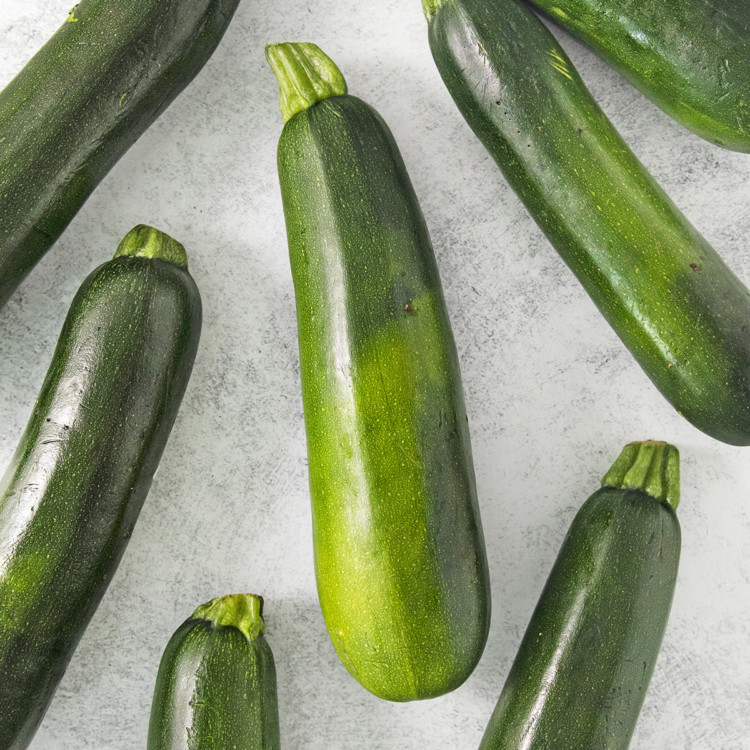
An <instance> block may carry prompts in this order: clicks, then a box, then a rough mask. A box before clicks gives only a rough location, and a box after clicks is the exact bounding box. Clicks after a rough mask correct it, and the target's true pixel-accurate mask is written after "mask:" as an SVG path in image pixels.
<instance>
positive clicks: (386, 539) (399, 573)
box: [267, 44, 490, 701]
mask: <svg viewBox="0 0 750 750" xmlns="http://www.w3.org/2000/svg"><path fill="white" fill-rule="evenodd" d="M267 57H268V60H269V62H270V64H271V67H272V68H273V70H274V73H275V74H276V76H277V78H278V81H279V88H280V93H281V109H282V114H283V119H284V121H285V123H286V124H285V125H284V130H283V132H282V134H281V140H280V142H279V150H278V166H279V179H280V182H281V194H282V199H283V205H284V214H285V217H286V226H287V234H288V238H289V254H290V260H291V266H292V277H293V280H294V291H295V297H296V303H297V324H298V333H299V350H300V370H301V379H302V401H303V406H304V414H305V427H306V431H307V450H308V458H309V472H310V491H311V498H312V516H313V540H314V551H315V571H316V578H317V584H318V594H319V597H320V604H321V608H322V610H323V616H324V618H325V621H326V625H327V627H328V632H329V634H330V636H331V639H332V641H333V644H334V646H335V648H336V651H337V652H338V654H339V656H340V658H341V660H342V661H343V663H344V665H345V666H346V667H347V669H348V670H349V671H350V672H351V674H352V675H353V676H354V677H355V678H356V679H357V680H359V681H360V683H361V684H362V685H364V686H365V687H366V688H367V689H368V690H370V691H371V692H373V693H374V694H375V695H378V696H380V697H381V698H385V699H387V700H394V701H407V700H414V699H420V698H430V697H433V696H437V695H441V694H443V693H446V692H448V691H450V690H453V689H454V688H456V687H458V685H460V684H461V683H462V682H463V681H464V680H465V679H466V678H467V677H468V676H469V674H470V673H471V671H472V670H473V669H474V667H475V665H476V663H477V661H478V660H479V657H480V655H481V653H482V650H483V648H484V644H485V640H486V638H487V630H488V626H489V618H490V592H489V584H488V573H487V561H486V558H485V551H484V539H483V535H482V528H481V523H480V518H479V509H478V506H477V499H476V489H475V481H474V469H473V465H472V458H471V448H470V443H469V430H468V425H467V419H466V413H465V408H464V400H463V394H462V389H461V381H460V373H459V367H458V359H457V355H456V349H455V345H454V343H453V336H452V334H451V329H450V323H449V321H448V313H447V311H446V308H445V302H444V300H443V293H442V290H441V286H440V278H439V275H438V269H437V265H436V263H435V257H434V255H433V251H432V246H431V244H430V240H429V236H428V233H427V228H426V226H425V223H424V218H423V216H422V213H421V211H420V208H419V205H418V203H417V198H416V196H415V194H414V190H413V188H412V186H411V183H410V181H409V177H408V175H407V173H406V168H405V167H404V163H403V161H402V159H401V155H400V154H399V151H398V148H397V146H396V144H395V142H394V140H393V136H392V135H391V133H390V131H389V130H388V127H387V126H386V124H385V123H384V122H383V120H382V119H381V118H380V116H379V115H378V114H377V113H376V112H375V111H374V110H373V109H372V108H371V107H370V106H368V105H367V104H365V103H364V102H363V101H361V100H360V99H357V98H355V97H353V96H349V95H348V94H347V93H346V84H345V82H344V79H343V77H342V75H341V73H340V71H339V70H338V68H337V67H336V66H335V65H334V64H333V62H332V61H331V60H330V59H329V58H328V57H327V56H326V55H325V54H324V53H323V52H322V51H321V50H320V49H319V48H318V47H316V46H315V45H312V44H281V45H272V46H270V47H268V48H267Z"/></svg>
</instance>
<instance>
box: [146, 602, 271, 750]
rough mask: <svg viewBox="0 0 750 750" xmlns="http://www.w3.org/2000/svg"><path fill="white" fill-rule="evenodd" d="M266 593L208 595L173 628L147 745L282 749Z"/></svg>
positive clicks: (179, 749)
mask: <svg viewBox="0 0 750 750" xmlns="http://www.w3.org/2000/svg"><path fill="white" fill-rule="evenodd" d="M265 632H266V626H265V623H264V622H263V599H262V597H260V596H255V595H254V594H235V595H232V596H223V597H221V598H219V599H212V600H211V601H210V602H208V603H207V604H204V605H202V606H200V607H198V609H196V610H195V612H194V613H193V614H192V615H191V616H190V617H189V618H188V619H187V620H185V622H184V623H182V625H180V627H179V628H178V629H177V631H176V632H175V634H174V635H173V636H172V638H171V639H170V641H169V643H168V644H167V648H166V650H165V651H164V655H163V656H162V658H161V664H160V665H159V674H158V675H157V677H156V688H155V689H154V700H153V703H152V704H151V721H150V723H149V728H148V743H147V750H233V748H236V749H237V750H279V748H280V747H281V744H280V741H279V708H278V701H277V697H276V667H275V665H274V662H273V654H272V653H271V649H270V647H269V645H268V643H267V642H266V639H265V638H264V637H263V635H264V633H265Z"/></svg>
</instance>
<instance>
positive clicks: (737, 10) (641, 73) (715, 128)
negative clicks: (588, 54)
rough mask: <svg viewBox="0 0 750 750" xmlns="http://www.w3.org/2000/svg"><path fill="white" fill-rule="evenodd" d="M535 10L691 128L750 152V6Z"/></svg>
mask: <svg viewBox="0 0 750 750" xmlns="http://www.w3.org/2000/svg"><path fill="white" fill-rule="evenodd" d="M531 2H533V3H534V5H536V6H537V7H538V8H540V9H541V10H543V11H545V12H546V13H548V14H549V16H550V17H551V18H553V19H554V20H555V21H556V22H557V23H559V24H560V26H562V27H563V28H565V29H567V30H568V31H569V32H570V33H571V34H574V35H575V36H577V37H578V38H579V39H581V40H582V41H583V42H585V43H586V44H587V45H588V46H589V47H591V48H592V49H593V50H594V52H596V53H597V54H598V55H600V56H601V57H602V58H603V59H604V60H606V61H607V62H608V63H609V64H610V65H612V66H613V67H614V68H615V69H616V70H618V71H619V72H620V73H622V74H623V75H624V76H625V78H627V79H628V80H629V81H630V82H631V83H632V84H633V85H634V86H636V87H637V88H638V89H640V90H641V91H642V92H643V93H644V94H645V95H646V96H648V97H649V98H650V99H651V100H652V101H653V102H654V103H655V104H657V105H658V106H659V107H661V108H662V109H663V110H664V111H665V112H666V113H667V114H669V115H671V116H672V117H674V118H675V120H677V121H678V122H681V123H682V124H683V125H684V126H685V127H687V128H690V130H692V131H694V132H695V133H697V134H698V135H700V136H702V137H703V138H706V139H707V140H709V141H712V142H713V143H717V144H718V145H719V146H725V147H726V148H731V149H734V150H736V151H750V96H749V95H748V90H749V89H750V5H748V3H747V2H746V0H721V2H707V1H706V0H638V2H633V0H531Z"/></svg>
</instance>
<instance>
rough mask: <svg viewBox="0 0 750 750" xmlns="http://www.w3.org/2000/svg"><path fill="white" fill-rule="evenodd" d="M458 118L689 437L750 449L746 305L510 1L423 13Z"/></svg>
mask: <svg viewBox="0 0 750 750" xmlns="http://www.w3.org/2000/svg"><path fill="white" fill-rule="evenodd" d="M425 12H426V15H427V17H428V21H429V39H430V47H431V49H432V54H433V57H434V58H435V62H436V63H437V67H438V69H439V71H440V73H441V75H442V77H443V80H444V82H445V84H446V86H447V87H448V90H449V91H450V93H451V95H452V96H453V98H454V100H455V101H456V104H457V105H458V108H459V109H460V110H461V112H462V114H463V115H464V117H465V118H466V120H467V121H468V123H469V125H470V126H471V127H472V129H473V130H474V132H475V133H476V135H477V136H478V137H479V139H480V140H481V141H482V143H484V145H485V146H486V147H487V149H488V150H489V152H490V154H491V155H492V156H493V158H494V159H495V161H496V162H497V164H498V165H499V166H500V168H501V169H502V171H503V173H504V174H505V177H506V178H507V180H508V182H509V183H510V185H511V187H512V188H513V189H514V190H515V191H516V193H517V194H518V195H519V197H520V198H521V200H522V201H523V202H524V204H525V205H526V208H527V209H528V210H529V212H530V213H531V215H532V216H533V217H534V219H535V220H536V222H537V223H538V224H539V226H540V227H541V229H542V230H543V231H544V233H545V234H546V235H547V237H548V239H549V240H550V242H551V243H552V244H553V245H554V247H555V248H556V249H557V251H558V252H559V253H560V255H561V256H562V258H563V260H564V261H565V262H566V263H567V264H568V266H569V267H570V268H571V270H572V271H573V273H574V274H575V275H576V276H577V277H578V279H579V281H580V282H581V283H582V284H583V286H584V288H585V289H586V291H587V292H588V293H589V295H590V296H591V298H592V299H593V301H594V302H595V303H596V305H597V307H598V308H599V310H600V311H601V312H602V314H603V315H604V317H605V318H606V319H607V320H608V321H609V323H610V325H611V326H612V327H613V328H614V330H615V332H616V333H617V334H618V335H619V336H620V338H621V339H622V341H623V343H624V344H625V345H626V346H627V347H628V349H630V351H631V352H632V354H633V355H634V356H635V358H636V360H637V361H638V363H639V364H640V365H641V367H642V368H643V369H644V370H645V372H646V374H647V375H648V376H649V377H650V378H651V380H652V381H653V382H654V384H655V385H656V386H657V387H658V388H659V389H660V390H661V392H662V393H663V395H664V396H665V397H666V398H667V399H668V400H669V401H670V402H671V403H672V405H673V406H674V407H675V408H676V409H677V410H678V411H679V412H680V413H681V414H683V415H684V416H685V417H686V418H687V419H688V420H689V421H690V422H692V423H693V424H694V425H695V426H696V427H698V428H699V429H701V430H703V431H704V432H706V433H708V434H709V435H711V436H713V437H714V438H716V439H718V440H722V441H724V442H726V443H731V444H734V445H747V444H749V443H750V292H748V290H747V288H746V287H745V286H744V285H743V284H742V282H741V281H740V280H739V279H738V278H737V277H736V276H735V275H734V274H733V273H732V271H730V270H729V268H727V266H726V265H725V264H724V262H723V261H722V260H721V258H720V257H719V256H718V255H717V254H716V252H715V251H714V250H713V249H712V248H711V247H710V245H709V244H708V243H707V242H706V240H705V239H704V238H703V237H701V235H700V234H699V233H698V232H697V231H696V230H695V229H694V228H693V227H692V226H691V224H690V223H689V222H688V221H687V219H686V218H685V217H684V216H683V215H682V214H681V213H680V211H679V210H678V209H677V208H676V206H675V205H674V204H673V203H672V202H671V201H670V199H669V197H668V196H667V195H666V194H665V193H664V191H663V190H662V189H661V188H660V187H659V186H658V185H657V183H656V181H655V180H654V179H653V177H652V176H651V175H650V174H649V173H648V171H647V170H646V169H645V168H644V167H643V165H642V164H641V163H640V162H639V161H638V159H636V157H635V155H634V154H633V152H632V151H631V150H630V149H629V148H628V147H627V145H626V144H625V142H624V141H623V140H622V138H621V137H620V135H619V134H618V133H617V131H616V130H615V129H614V127H613V126H612V124H611V123H610V122H609V120H608V119H607V118H606V116H605V115H604V113H603V112H602V111H601V109H600V108H599V107H598V105H597V104H596V102H595V101H594V99H593V98H592V97H591V94H590V93H589V91H588V89H586V87H585V85H584V84H583V81H581V79H580V77H579V76H578V73H577V72H576V70H575V68H574V67H573V65H572V63H571V62H570V60H569V59H568V57H567V56H566V55H565V53H564V52H563V51H562V49H561V48H560V46H559V44H558V43H557V41H556V40H555V38H554V37H553V36H552V34H551V33H550V32H549V31H548V30H547V28H546V27H545V25H544V24H543V23H542V21H541V20H540V19H539V18H538V17H537V16H536V15H535V14H534V13H533V12H532V11H531V10H530V9H529V8H527V7H526V6H524V5H523V4H521V3H520V2H515V0H425Z"/></svg>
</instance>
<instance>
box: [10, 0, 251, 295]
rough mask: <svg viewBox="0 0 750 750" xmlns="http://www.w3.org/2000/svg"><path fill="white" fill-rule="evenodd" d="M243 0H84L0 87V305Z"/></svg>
mask: <svg viewBox="0 0 750 750" xmlns="http://www.w3.org/2000/svg"><path fill="white" fill-rule="evenodd" d="M238 3H239V0H82V2H80V3H78V5H76V6H75V7H74V8H73V10H72V11H71V12H70V15H69V16H68V19H67V20H66V21H65V23H63V25H62V26H61V27H60V29H59V30H58V31H57V33H55V34H54V36H52V38H51V39H50V40H49V41H48V42H47V43H46V44H45V45H44V46H43V47H42V48H41V49H40V50H39V52H37V54H36V55H34V57H33V58H32V59H31V60H30V61H29V62H28V63H27V64H26V66H25V67H24V68H23V70H21V72H20V73H18V75H17V76H16V77H15V78H14V79H13V80H12V81H11V82H10V83H9V84H8V85H7V86H6V87H5V89H3V90H2V91H1V92H0V196H2V200H0V307H2V305H4V304H5V302H7V300H8V298H9V297H10V295H11V294H12V293H13V291H14V290H15V288H16V287H17V286H18V285H19V284H20V283H21V281H22V280H23V279H24V277H25V276H26V275H27V274H28V273H29V271H30V270H31V269H32V268H33V266H34V265H35V264H36V263H37V261H39V260H40V258H41V257H42V256H43V255H44V254H45V253H46V252H47V250H49V248H50V247H51V246H52V245H53V243H54V242H55V241H56V240H57V238H58V237H59V236H60V234H62V232H63V230H64V229H65V227H66V226H67V225H68V223H69V222H70V220H71V219H72V218H73V216H75V214H76V212H77V211H78V209H79V208H80V207H81V206H82V205H83V203H84V202H85V201H86V199H87V198H88V197H89V195H90V194H91V193H92V191H93V190H94V189H95V188H96V186H97V185H98V184H99V182H100V181H101V180H102V178H103V177H104V176H105V175H106V174H107V172H109V170H110V169H111V167H112V166H113V165H114V164H115V163H116V162H117V160H118V159H119V158H120V157H121V156H122V155H123V154H124V153H125V152H126V151H127V150H128V148H130V146H131V145H132V144H133V143H134V142H135V141H136V140H137V139H138V138H139V137H140V135H141V134H142V133H143V132H144V131H145V130H146V129H147V128H148V126H149V125H150V124H151V123H152V122H153V121H154V120H155V119H156V118H157V117H158V116H159V115H160V114H161V113H162V112H163V111H164V110H165V109H166V108H167V107H168V106H169V104H170V103H171V102H172V100H173V99H174V98H175V97H176V96H177V95H178V94H179V93H180V91H182V89H184V88H185V86H187V85H188V83H190V81H192V80H193V78H194V77H195V75H196V74H197V73H198V72H199V71H200V69H201V68H202V67H203V65H204V64H205V63H206V61H207V60H208V58H209V57H210V56H211V54H212V53H213V51H214V49H215V48H216V46H217V45H218V43H219V41H220V40H221V38H222V36H223V34H224V31H225V30H226V28H227V26H228V24H229V21H230V20H231V18H232V15H233V13H234V11H235V8H236V7H237V4H238Z"/></svg>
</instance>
